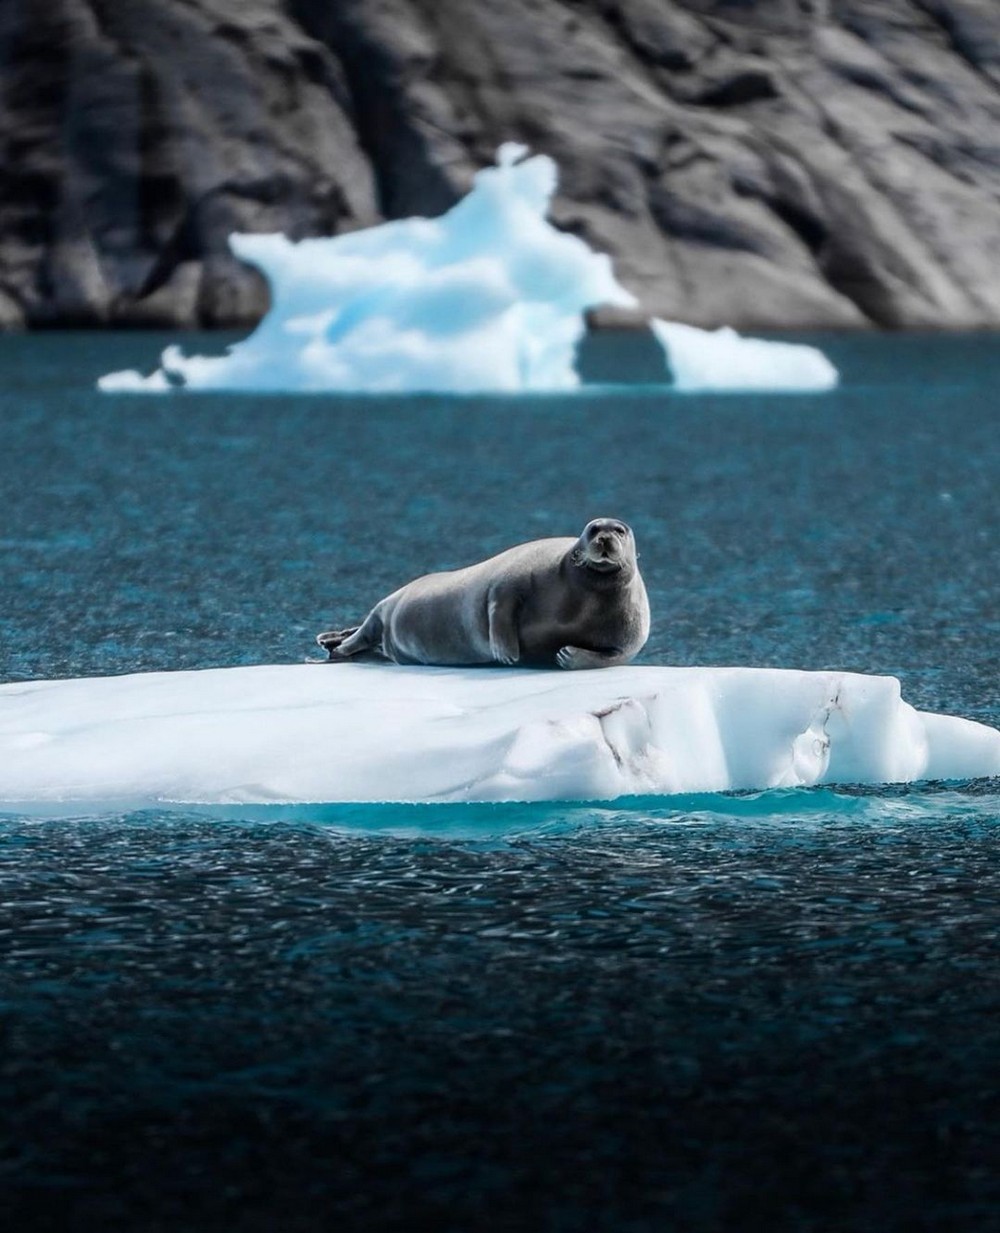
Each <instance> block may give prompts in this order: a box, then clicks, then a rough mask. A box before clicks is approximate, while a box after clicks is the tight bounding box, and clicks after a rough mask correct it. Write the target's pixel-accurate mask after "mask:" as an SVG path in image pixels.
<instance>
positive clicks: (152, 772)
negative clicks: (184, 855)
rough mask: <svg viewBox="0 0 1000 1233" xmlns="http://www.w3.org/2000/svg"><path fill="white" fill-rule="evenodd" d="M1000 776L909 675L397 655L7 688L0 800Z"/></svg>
mask: <svg viewBox="0 0 1000 1233" xmlns="http://www.w3.org/2000/svg"><path fill="white" fill-rule="evenodd" d="M997 774H1000V732H997V731H995V730H994V729H992V728H988V727H985V726H983V725H981V724H976V723H973V722H970V721H968V720H964V719H957V718H951V717H948V716H943V715H933V714H925V713H921V712H919V711H916V710H914V709H913V707H911V706H909V705H908V704H907V703H905V702H903V701H902V699H901V697H900V690H899V682H898V681H897V680H896V679H895V678H893V677H882V676H861V675H858V674H855V673H849V672H796V671H788V670H780V669H770V668H768V669H762V668H761V669H758V668H656V667H635V666H630V667H622V668H611V669H606V670H603V671H599V672H568V673H563V672H556V671H552V672H545V671H528V670H523V669H522V670H504V669H490V668H478V669H472V668H466V669H458V668H423V667H417V668H405V667H398V666H396V665H391V664H384V663H376V662H370V663H346V664H334V665H305V664H303V665H293V666H273V667H256V668H225V669H214V670H208V671H200V672H166V673H152V674H144V675H134V676H121V677H99V678H94V679H78V680H65V681H36V682H30V683H21V684H11V685H5V686H0V809H7V810H12V809H18V810H22V811H24V810H26V811H32V810H36V811H37V810H43V811H45V812H50V813H51V812H56V813H59V812H79V811H81V810H83V811H87V810H88V809H91V810H94V809H102V808H109V807H115V808H146V807H153V806H157V805H162V804H163V803H164V802H176V803H188V804H228V805H234V804H267V803H286V804H291V803H299V804H305V803H321V802H322V803H335V802H380V801H381V802H385V801H398V802H443V801H468V802H471V801H538V800H610V799H614V798H616V797H621V796H629V795H643V796H646V795H650V794H656V795H670V794H676V793H693V792H719V791H725V790H730V789H766V788H779V787H793V786H796V785H813V784H832V783H889V782H907V781H912V780H919V779H966V778H973V777H978V776H990V775H997Z"/></svg>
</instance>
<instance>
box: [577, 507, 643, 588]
mask: <svg viewBox="0 0 1000 1233" xmlns="http://www.w3.org/2000/svg"><path fill="white" fill-rule="evenodd" d="M572 555H573V564H574V565H576V566H579V567H580V568H581V569H584V570H586V571H588V572H593V573H595V574H601V575H617V576H625V575H631V574H632V573H633V572H634V570H635V559H636V552H635V537H634V536H633V534H632V528H631V527H630V526H628V524H627V523H624V522H622V521H621V520H620V519H619V518H594V519H593V520H592V521H591V522H588V523H587V525H586V526H585V527H584V528H583V532H582V534H581V535H580V538H579V539H578V540H577V541H576V545H575V546H574V548H573V554H572Z"/></svg>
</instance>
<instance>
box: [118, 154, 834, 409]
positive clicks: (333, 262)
mask: <svg viewBox="0 0 1000 1233" xmlns="http://www.w3.org/2000/svg"><path fill="white" fill-rule="evenodd" d="M526 154H527V150H526V149H525V147H524V146H519V145H513V144H508V145H505V146H502V147H501V148H500V150H499V152H498V161H497V166H495V167H489V168H486V169H484V170H482V171H480V172H479V173H478V175H477V176H476V178H475V184H474V186H473V189H472V191H471V192H470V193H469V194H468V196H467V197H465V198H464V199H463V200H462V201H460V202H459V203H458V204H457V205H456V206H454V207H453V208H452V209H451V210H449V211H448V212H447V213H446V214H444V215H442V216H441V217H440V218H434V219H425V218H409V219H404V220H402V221H399V222H392V223H384V224H382V225H381V226H378V227H372V228H369V229H368V230H365V231H356V232H351V233H349V234H346V235H340V236H334V237H332V238H325V239H323V238H321V239H307V240H300V241H298V242H297V243H296V242H294V241H292V240H289V239H288V238H287V237H285V236H284V235H280V234H277V235H239V234H235V235H232V236H230V241H229V242H230V247H231V248H232V250H233V252H234V253H235V254H236V256H237V257H239V258H240V259H241V260H243V261H245V262H247V263H248V264H249V265H253V266H256V268H257V269H259V270H260V271H261V273H262V274H263V275H264V276H265V277H266V278H267V280H268V283H269V284H270V288H271V308H270V310H269V311H268V313H267V315H266V316H265V317H264V319H263V321H262V322H261V323H260V325H259V326H258V327H257V329H256V330H255V331H254V332H253V333H252V334H251V335H250V337H249V338H247V339H245V340H244V341H242V342H239V343H236V344H235V345H233V346H232V347H230V348H229V350H228V353H227V354H226V355H222V356H214V357H207V356H185V355H184V354H183V353H182V352H181V350H180V348H178V347H168V348H167V349H166V350H165V351H164V353H163V356H162V360H161V363H162V368H160V369H158V370H156V371H155V372H153V373H152V374H151V375H149V376H143V375H142V374H141V373H139V372H136V371H134V370H127V371H124V372H116V373H109V374H108V375H107V376H104V377H101V378H100V380H99V381H98V385H99V386H100V388H101V389H102V390H105V391H106V392H108V393H116V392H148V393H163V392H165V391H168V390H172V389H176V388H178V387H185V388H190V389H199V390H267V391H359V390H364V391H372V392H402V391H442V392H454V393H468V392H490V391H493V392H517V391H527V390H533V391H539V390H566V389H572V388H574V387H575V386H577V385H578V384H579V381H580V378H579V375H578V373H577V371H576V368H575V360H576V349H577V345H578V344H579V342H580V340H581V338H582V337H583V334H584V331H585V328H586V327H585V322H584V313H585V312H586V310H587V309H590V308H596V307H598V306H600V305H620V306H632V305H634V304H635V300H634V297H633V296H632V295H631V294H630V293H629V292H628V291H626V290H625V288H624V287H622V286H621V285H620V284H619V283H618V282H617V280H616V279H615V276H614V272H613V270H612V267H611V261H610V259H609V258H608V257H607V256H606V255H605V254H603V253H595V252H593V251H592V250H591V249H590V248H588V247H587V245H586V244H585V243H584V242H583V241H582V240H581V239H579V238H577V237H576V236H572V235H568V234H567V233H565V232H562V231H559V230H557V229H556V228H555V227H553V225H552V224H551V223H550V222H549V221H548V218H547V214H548V210H549V204H550V202H551V199H552V194H553V193H554V191H555V187H556V179H557V170H556V165H555V163H554V162H553V161H552V159H550V158H547V157H545V156H544V155H537V156H535V157H533V158H526V157H525V155H526ZM653 330H654V334H655V336H656V337H657V338H658V339H659V341H660V343H661V344H662V346H663V349H664V353H665V359H666V365H669V371H670V372H671V373H672V374H673V383H674V385H675V386H676V387H677V388H679V389H699V390H701V389H809V390H823V389H829V388H830V387H831V386H834V385H836V383H837V371H836V369H835V368H834V367H833V365H832V364H831V363H830V362H829V360H827V358H826V357H825V356H824V355H823V354H822V352H820V351H818V350H817V349H816V348H814V347H807V346H796V345H793V344H790V343H771V342H763V341H761V340H758V339H743V338H740V336H739V335H738V334H736V333H735V332H734V331H732V330H723V331H709V330H699V329H695V328H694V327H692V326H681V325H675V324H672V323H670V322H666V321H656V322H654V323H653ZM666 365H665V367H664V381H665V382H666V381H667V372H668V367H667V366H666Z"/></svg>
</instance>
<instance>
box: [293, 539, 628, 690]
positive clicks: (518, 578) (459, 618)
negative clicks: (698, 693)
mask: <svg viewBox="0 0 1000 1233" xmlns="http://www.w3.org/2000/svg"><path fill="white" fill-rule="evenodd" d="M636 556H637V554H636V549H635V537H634V536H633V534H632V530H631V528H630V527H628V526H627V525H626V524H625V523H624V522H621V521H620V520H619V519H617V518H595V519H594V520H593V521H592V522H588V523H587V525H586V526H585V527H584V529H583V532H582V534H581V535H580V537H579V538H578V539H569V538H558V539H536V540H532V541H531V542H530V543H527V544H518V545H517V546H516V547H514V548H508V549H507V550H506V551H505V552H501V553H498V554H497V556H495V557H490V558H489V559H488V560H486V561H480V562H478V563H477V564H476V565H469V566H467V567H466V568H464V569H455V570H449V571H447V572H445V573H439V574H425V575H424V576H423V577H422V578H417V579H415V580H414V581H413V582H408V583H407V584H406V586H403V587H400V589H399V590H398V591H393V593H392V594H391V595H387V596H386V598H385V599H382V600H379V602H378V603H377V604H376V605H375V607H374V608H373V609H372V610H371V612H369V614H368V615H367V617H365V619H364V621H363V622H362V624H361V625H359V626H354V627H352V628H350V629H340V630H336V629H334V630H329V631H328V632H327V633H323V634H319V635H318V637H317V639H316V641H317V642H318V643H319V644H320V646H321V647H323V648H324V650H326V651H328V652H329V656H330V659H331V660H344V659H349V658H350V657H351V656H353V655H359V654H363V653H365V652H368V653H375V654H378V655H383V656H385V658H386V659H391V660H393V661H394V662H395V663H397V664H441V665H452V666H462V665H474V664H506V665H513V664H518V665H524V666H531V667H559V668H567V669H570V668H609V667H612V666H614V665H615V664H624V663H628V661H629V660H630V659H632V657H633V656H635V655H636V654H638V652H639V651H640V650H641V649H642V647H643V645H644V643H645V641H646V639H647V638H648V637H649V600H648V598H647V596H646V588H645V586H644V584H643V581H642V576H641V575H640V573H639V566H638V563H637V559H636Z"/></svg>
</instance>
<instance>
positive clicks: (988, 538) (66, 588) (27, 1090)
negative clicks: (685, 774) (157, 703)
mask: <svg viewBox="0 0 1000 1233" xmlns="http://www.w3.org/2000/svg"><path fill="white" fill-rule="evenodd" d="M161 341H162V340H156V339H153V340H142V339H139V340H136V339H114V338H104V339H101V340H100V341H99V342H94V340H80V339H72V338H69V339H59V338H30V339H23V340H11V339H0V359H3V360H6V368H5V375H6V378H7V380H6V385H5V389H4V390H3V391H0V404H2V406H0V475H2V477H3V483H4V491H5V493H9V494H13V498H12V499H8V502H7V504H6V506H5V515H4V522H3V526H2V528H0V568H2V569H3V578H4V604H3V607H2V610H0V672H2V675H3V677H4V679H18V678H30V677H34V676H53V675H60V674H62V675H78V674H86V673H100V672H116V671H129V670H136V669H150V668H164V667H202V666H210V665H211V666H217V665H219V664H227V663H230V664H235V663H244V662H267V661H294V660H296V659H298V658H300V657H301V656H303V655H304V654H307V653H309V652H310V649H311V647H310V638H311V634H312V633H313V631H314V630H316V629H319V628H324V627H326V626H327V625H329V624H331V623H333V622H334V621H335V620H336V619H339V618H340V617H342V616H348V617H349V616H351V615H352V614H354V613H355V612H357V611H362V610H364V609H366V608H367V606H368V605H369V604H370V602H371V600H372V598H373V597H375V596H377V595H379V594H382V593H383V592H385V591H386V590H388V589H390V587H391V586H394V585H396V584H397V583H399V582H400V581H402V580H403V579H405V578H407V577H410V576H412V575H413V574H414V573H416V572H420V571H421V570H422V569H425V568H433V567H444V566H447V565H450V564H458V563H461V562H463V561H466V560H469V559H473V558H474V557H477V556H480V555H482V554H483V553H485V552H489V551H493V550H496V549H498V548H500V547H503V546H504V545H505V544H507V543H510V542H514V541H516V540H517V539H520V538H525V537H531V536H534V535H539V534H547V533H551V532H553V531H556V530H558V531H566V530H567V528H569V529H570V530H572V529H575V528H577V527H578V526H579V525H582V523H583V522H584V521H586V519H587V518H588V517H591V516H593V515H594V514H598V513H615V514H620V515H621V516H623V517H628V518H629V520H630V521H631V522H632V523H633V525H635V526H636V529H637V532H638V537H639V543H640V549H641V551H642V553H643V567H644V571H645V574H646V578H647V581H648V583H649V589H650V592H651V596H652V600H653V606H654V612H655V614H656V625H655V629H654V636H653V638H652V640H651V643H650V646H649V648H648V649H647V651H646V653H645V655H644V658H645V660H646V662H674V663H696V662H706V663H725V662H739V663H747V664H777V665H784V666H796V667H816V668H819V667H842V668H854V669H858V670H864V671H882V672H895V673H897V674H899V675H900V676H901V677H902V679H903V682H904V692H905V694H906V696H907V697H908V698H909V700H911V701H913V702H914V703H916V704H918V705H921V706H924V707H927V708H928V709H938V710H945V711H952V712H957V713H961V714H966V715H968V716H970V717H975V718H979V719H983V720H985V721H987V722H993V723H997V722H998V721H1000V709H998V707H1000V697H998V691H997V679H998V676H1000V660H998V658H997V656H998V640H997V634H998V632H1000V626H998V622H997V615H996V611H997V609H996V604H997V578H998V576H1000V568H998V566H1000V560H998V551H1000V548H998V544H1000V536H998V532H1000V510H998V502H997V500H996V492H997V491H998V485H1000V458H998V438H997V434H996V431H995V415H994V405H993V404H994V393H993V390H994V388H995V377H996V375H997V374H998V372H1000V358H998V352H997V346H996V344H995V343H991V342H990V340H984V339H978V340H970V339H965V340H962V339H956V340H936V341H935V342H933V343H932V344H927V343H926V342H924V343H921V344H920V345H919V346H918V345H917V344H915V343H914V342H913V340H908V339H898V340H882V341H878V342H876V341H874V340H840V341H837V340H831V341H830V343H829V345H828V347H827V349H828V350H829V351H830V353H831V354H832V355H833V358H834V359H835V360H836V361H837V362H838V364H840V366H841V368H842V370H843V372H844V375H845V386H844V388H843V389H842V390H840V391H838V392H837V393H836V394H835V395H830V396H826V397H824V398H823V399H816V398H796V397H784V398H781V399H767V398H763V397H761V396H755V397H753V398H688V399H673V400H670V399H666V400H657V399H655V398H651V397H649V396H648V393H647V392H645V391H633V392H632V393H630V394H625V393H618V394H614V393H609V392H599V393H592V394H588V395H587V396H586V398H585V399H583V400H581V401H573V400H570V399H547V400H537V401H536V402H534V403H533V404H530V405H529V403H527V402H526V401H510V400H508V401H506V402H504V401H503V400H487V399H473V400H450V401H449V400H435V399H411V400H406V401H405V405H404V404H401V403H394V402H392V401H391V400H378V399H368V400H361V401H357V400H355V401H352V400H350V399H343V398H341V399H323V398H318V399H313V400H308V399H254V398H246V399H242V398H241V399H229V400H227V399H218V398H217V399H212V398H199V397H197V396H193V395H192V396H185V397H183V398H180V399H165V400H156V399H148V398H147V399H142V398H140V399H127V398H124V399H108V398H102V397H101V396H99V395H96V394H95V393H93V392H92V391H91V390H90V389H89V388H86V387H85V385H84V384H83V382H84V380H85V378H86V375H87V373H88V372H89V373H90V378H92V376H93V375H96V373H98V372H101V371H108V370H110V369H112V368H121V367H127V366H130V365H133V364H135V363H137V362H141V357H140V356H138V355H137V354H135V349H136V348H140V347H149V349H150V351H151V352H152V351H155V350H157V349H158V347H159V345H160V344H161ZM199 346H201V344H200V343H199ZM838 347H839V348H840V351H839V352H838V351H837V348H838ZM606 360H607V357H606V356H605V361H606ZM904 361H905V363H904ZM906 364H910V372H909V375H907V369H906ZM852 374H853V377H852ZM901 374H902V375H901ZM998 827H1000V783H998V782H997V781H995V780H994V781H977V782H973V783H966V784H959V785H924V786H922V787H918V788H907V789H902V788H896V789H882V790H875V789H856V790H852V789H837V790H836V791H832V790H830V789H816V790H810V791H786V792H772V793H747V794H737V795H731V796H714V797H708V796H706V797H688V798H674V799H670V800H666V801H664V800H632V801H628V802H616V803H612V804H607V803H602V804H591V805H559V804H538V805H481V806H410V807H408V806H392V807H387V806H337V807H322V808H316V807H313V806H309V807H305V806H303V807H296V808H289V807H285V806H281V807H279V806H268V807H245V808H239V809H234V808H229V807H226V808H221V809H211V810H208V809H197V810H194V809H189V808H180V809H178V810H173V811H162V812H156V811H149V812H145V813H140V814H130V815H122V814H117V813H115V812H113V811H108V812H106V813H105V814H103V815H102V816H98V817H87V818H78V819H70V820H65V819H58V820H57V819H51V818H50V819H46V818H44V817H39V818H25V817H20V816H10V815H8V816H7V817H2V818H0V1029H2V1032H3V1046H2V1049H0V1104H2V1108H3V1114H2V1116H0V1187H2V1189H3V1194H4V1212H5V1215H7V1216H8V1219H9V1221H10V1222H11V1225H12V1227H13V1228H17V1229H23V1230H31V1231H32V1233H34V1231H35V1230H43V1229H45V1230H47V1229H52V1230H56V1229H58V1230H59V1231H60V1233H63V1231H64V1230H77V1229H79V1230H88V1231H89V1230H91V1229H109V1230H113V1229H130V1230H131V1229H142V1230H157V1231H158V1230H164V1231H166V1230H171V1231H173V1230H178V1229H183V1230H185V1233H187V1231H188V1230H201V1229H205V1230H216V1229H225V1230H238V1231H239V1233H243V1231H245V1230H253V1231H255V1233H256V1231H257V1230H259V1231H260V1233H264V1231H267V1233H271V1231H272V1230H276V1229H280V1230H281V1231H282V1233H286V1231H291V1233H296V1231H298V1230H303V1231H305V1230H310V1231H311V1230H314V1229H315V1230H319V1229H323V1230H325V1229H328V1228H336V1229H338V1230H340V1229H358V1230H366V1231H369V1230H375V1229H378V1230H383V1229H386V1230H399V1231H400V1233H403V1231H407V1233H409V1231H410V1230H415V1229H423V1228H428V1229H434V1230H455V1231H456V1233H458V1231H459V1230H462V1231H465V1230H476V1231H477V1233H478V1231H479V1230H492V1229H497V1230H501V1229H502V1230H521V1229H530V1230H533V1231H534V1230H554V1231H556V1233H561V1231H562V1230H566V1233H576V1231H577V1230H581V1229H587V1230H608V1231H609V1233H610V1231H612V1230H613V1231H614V1233H619V1231H621V1230H624V1231H626V1233H630V1231H633V1230H635V1231H639V1230H641V1231H642V1233H646V1230H650V1231H653V1230H655V1231H657V1233H659V1231H660V1230H664V1229H678V1230H708V1229H713V1230H714V1229H719V1230H732V1229H741V1230H742V1229H747V1230H750V1229H758V1228H760V1229H768V1230H769V1231H770V1230H785V1229H788V1230H792V1229H794V1230H825V1229H830V1230H834V1229H835V1230H837V1231H838V1233H841V1231H847V1233H851V1231H853V1230H859V1231H860V1230H869V1229H871V1230H876V1229H877V1230H879V1231H880V1233H881V1231H882V1230H900V1231H902V1230H911V1229H927V1230H931V1229H935V1230H936V1229H945V1228H948V1229H952V1228H954V1229H976V1230H980V1229H987V1228H990V1227H995V1214H996V1211H997V1210H998V1209H997V1207H996V1203H997V1200H998V1199H1000V1194H998V1193H997V1190H998V1186H997V1182H996V1174H995V1170H994V1167H993V1166H994V1163H995V1160H996V1158H997V1153H998V1149H1000V1142H998V1138H1000V1135H998V1130H997V1123H996V1120H995V1119H994V1117H993V1116H992V1100H993V1097H994V1096H995V1087H996V1058H997V1057H998V1056H1000V1015H998V1014H997V1013H996V1009H997V996H998V989H1000V986H998V980H997V948H998V937H997V921H998V920H1000V869H998V861H1000V857H998V855H997V854H998V852H1000V845H998V842H997V840H998ZM991 1222H992V1225H991Z"/></svg>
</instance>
